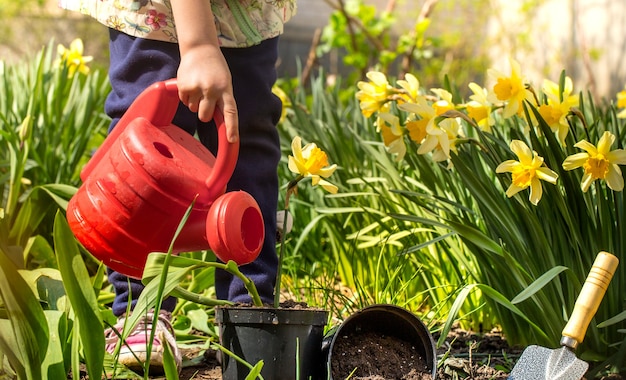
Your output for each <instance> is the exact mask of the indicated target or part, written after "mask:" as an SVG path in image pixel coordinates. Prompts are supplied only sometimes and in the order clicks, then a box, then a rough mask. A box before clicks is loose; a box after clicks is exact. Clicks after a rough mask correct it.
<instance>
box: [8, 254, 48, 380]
mask: <svg viewBox="0 0 626 380" xmlns="http://www.w3.org/2000/svg"><path fill="white" fill-rule="evenodd" d="M0 297H1V298H2V301H3V302H4V305H5V307H6V310H7V312H8V315H9V320H10V322H11V329H10V330H8V331H7V330H3V332H2V334H7V333H8V334H12V339H13V340H14V341H15V342H16V344H17V351H16V352H18V353H19V357H20V358H21V360H22V363H21V367H23V368H24V372H25V378H26V379H29V380H35V379H41V378H42V373H41V364H42V362H43V359H44V358H43V356H42V355H43V353H44V352H45V351H46V350H47V348H48V338H49V332H48V323H47V322H46V317H45V315H44V313H43V309H42V308H41V305H40V304H39V300H37V298H36V297H35V295H34V294H33V292H32V291H31V288H30V287H29V286H28V284H27V283H26V281H25V280H24V279H23V278H22V276H20V274H19V273H18V271H17V268H16V267H15V264H14V263H13V262H12V261H11V260H9V259H8V256H7V255H6V253H5V250H4V245H3V244H2V243H0ZM6 341H8V340H7V339H5V342H6ZM16 357H17V355H16ZM18 368H19V367H18Z"/></svg>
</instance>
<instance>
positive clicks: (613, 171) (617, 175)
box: [605, 165, 624, 191]
mask: <svg viewBox="0 0 626 380" xmlns="http://www.w3.org/2000/svg"><path fill="white" fill-rule="evenodd" d="M605 180H606V184H607V185H608V186H609V187H610V188H611V190H613V191H622V190H624V177H622V170H621V169H620V168H619V166H617V165H610V166H609V172H608V173H607V174H606V178H605Z"/></svg>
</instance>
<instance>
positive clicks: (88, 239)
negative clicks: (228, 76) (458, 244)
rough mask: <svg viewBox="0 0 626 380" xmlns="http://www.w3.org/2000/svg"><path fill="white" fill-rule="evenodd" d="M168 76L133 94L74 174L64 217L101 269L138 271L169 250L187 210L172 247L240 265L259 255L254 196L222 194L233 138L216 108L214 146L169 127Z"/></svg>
mask: <svg viewBox="0 0 626 380" xmlns="http://www.w3.org/2000/svg"><path fill="white" fill-rule="evenodd" d="M178 104H179V100H178V88H177V86H176V80H175V79H171V80H168V81H165V82H158V83H155V84H153V85H152V86H150V87H149V88H148V89H146V90H145V91H144V92H143V93H141V94H140V95H139V97H137V99H136V100H135V101H134V102H133V104H132V105H131V106H130V107H129V109H128V111H127V112H126V113H125V114H124V116H123V117H122V118H121V119H120V121H119V123H118V124H117V126H116V127H115V128H113V131H112V132H111V134H110V135H109V136H108V137H107V138H106V139H105V140H104V142H103V144H102V146H101V147H100V148H99V149H98V150H97V151H96V153H95V154H94V155H93V157H92V158H91V159H90V160H89V162H88V163H87V165H85V167H84V168H83V170H82V172H81V175H80V177H81V179H82V180H83V184H82V185H81V187H80V188H79V189H78V191H77V192H76V194H75V195H74V196H73V197H72V199H70V202H69V204H68V206H67V220H68V223H69V226H70V229H71V230H72V232H73V233H74V235H75V236H76V238H77V239H78V240H79V241H80V242H81V243H82V244H83V245H84V246H85V248H86V249H87V250H88V251H89V252H90V253H91V254H92V255H94V256H95V257H96V258H98V259H99V260H102V261H103V262H104V264H105V265H107V266H108V267H109V268H111V269H113V270H115V271H118V272H120V273H122V274H125V275H127V276H129V277H133V278H141V276H142V273H143V268H144V266H145V263H146V259H147V256H148V254H150V253H151V252H167V251H168V249H169V246H170V243H171V241H172V239H173V237H174V234H175V232H176V229H177V228H178V226H179V224H180V222H181V220H182V218H183V216H184V214H185V212H186V211H187V209H188V208H189V206H190V205H191V204H192V202H194V199H195V203H194V205H193V209H192V211H191V214H190V216H189V218H188V220H187V222H186V223H185V225H184V226H183V228H182V231H181V233H180V234H179V236H178V238H177V239H176V241H175V242H174V246H173V252H174V253H180V252H188V251H195V250H204V249H211V250H213V252H214V253H215V255H216V256H217V257H218V258H219V259H220V260H222V261H224V262H226V261H228V260H233V261H235V262H236V263H237V264H239V265H243V264H247V263H250V262H252V261H254V259H255V258H256V257H257V256H258V254H259V252H260V250H261V246H262V244H263V239H264V236H265V227H264V225H263V216H262V215H261V211H260V210H259V206H258V204H257V203H256V201H255V200H254V199H253V198H252V196H250V194H248V193H246V192H244V191H233V192H228V193H225V191H226V184H227V183H228V181H229V180H230V177H231V175H232V173H233V170H234V169H235V164H236V163H237V157H238V154H239V143H229V142H228V141H227V138H226V128H225V126H224V117H223V115H222V114H221V112H220V111H219V110H217V109H216V111H215V114H214V115H213V120H214V122H215V125H216V126H217V129H218V148H219V149H218V153H217V157H215V156H213V155H212V154H211V152H209V150H208V149H206V148H205V147H204V146H203V145H202V144H201V143H200V142H199V141H198V140H197V139H196V138H194V137H193V136H191V135H190V134H188V133H187V132H185V131H184V130H182V129H181V128H178V127H177V126H175V125H172V124H171V123H172V118H173V117H174V114H175V113H176V109H177V108H178Z"/></svg>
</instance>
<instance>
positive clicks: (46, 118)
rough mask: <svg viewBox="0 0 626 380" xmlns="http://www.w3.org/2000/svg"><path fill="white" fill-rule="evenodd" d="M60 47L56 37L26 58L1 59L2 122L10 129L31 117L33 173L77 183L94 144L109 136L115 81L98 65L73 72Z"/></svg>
mask: <svg viewBox="0 0 626 380" xmlns="http://www.w3.org/2000/svg"><path fill="white" fill-rule="evenodd" d="M56 53H57V49H56V45H54V44H53V43H52V42H50V43H49V44H48V46H47V47H45V48H44V49H42V50H41V51H40V52H39V53H38V54H37V56H36V57H34V59H31V60H28V61H27V62H25V63H16V64H13V65H6V64H5V63H4V62H0V74H1V76H0V77H1V78H2V79H0V123H1V124H0V126H1V127H2V131H8V130H9V129H11V128H15V126H17V125H20V124H22V123H23V122H24V121H25V120H27V119H28V118H30V121H29V123H30V124H29V125H28V128H27V129H26V128H25V129H24V130H22V132H21V133H22V134H26V135H27V137H28V139H29V142H30V147H29V148H30V150H31V151H30V152H29V156H28V159H29V163H28V172H27V175H28V178H29V179H30V180H31V181H32V182H33V183H37V184H44V183H63V184H67V185H73V186H76V185H78V184H79V183H80V178H79V170H80V168H81V167H82V164H84V163H85V162H86V160H87V158H88V155H89V153H90V150H91V149H93V148H95V147H96V146H98V145H99V144H100V142H101V141H102V140H103V139H104V136H105V132H106V127H107V126H108V119H107V117H106V115H104V112H103V110H104V100H105V99H106V95H107V94H108V91H109V83H108V80H107V77H106V75H105V74H103V73H102V72H100V71H98V70H93V71H92V72H90V73H89V75H86V76H85V75H78V74H77V75H73V76H70V75H69V65H67V62H65V61H59V59H58V57H57V56H56ZM11 133H12V132H11ZM15 133H18V132H17V131H15Z"/></svg>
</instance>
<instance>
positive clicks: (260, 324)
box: [215, 306, 328, 380]
mask: <svg viewBox="0 0 626 380" xmlns="http://www.w3.org/2000/svg"><path fill="white" fill-rule="evenodd" d="M327 319H328V312H326V311H324V310H319V309H306V308H305V309H298V308H293V309H292V308H278V309H275V308H259V307H232V306H228V307H219V308H216V310H215V322H216V324H217V325H218V328H219V336H220V344H221V345H222V346H224V347H225V348H226V349H228V350H229V351H231V352H233V353H234V354H235V355H237V356H238V357H239V358H241V359H243V360H244V361H245V362H247V363H249V364H252V365H255V364H256V363H258V362H259V361H260V360H263V363H264V364H263V369H262V370H261V375H262V376H263V378H265V379H280V380H290V379H294V380H295V379H297V378H299V379H321V378H322V377H323V373H324V367H323V363H324V357H323V354H322V340H323V338H324V327H325V326H326V322H327ZM249 372H250V369H249V368H248V367H247V366H246V365H245V364H243V363H241V362H239V361H237V360H236V359H235V358H233V357H231V356H229V355H226V354H222V379H224V380H234V379H237V380H240V379H245V378H246V376H247V375H248V373H249Z"/></svg>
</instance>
